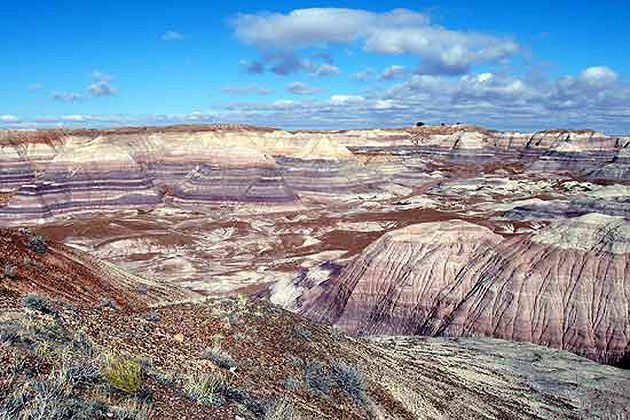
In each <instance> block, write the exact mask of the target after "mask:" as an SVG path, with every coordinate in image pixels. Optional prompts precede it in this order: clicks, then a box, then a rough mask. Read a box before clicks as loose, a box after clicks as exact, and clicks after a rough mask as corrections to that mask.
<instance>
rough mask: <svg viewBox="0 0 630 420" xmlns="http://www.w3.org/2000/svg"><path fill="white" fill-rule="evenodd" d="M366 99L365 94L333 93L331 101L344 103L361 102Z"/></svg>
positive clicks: (338, 103) (336, 103) (339, 103)
mask: <svg viewBox="0 0 630 420" xmlns="http://www.w3.org/2000/svg"><path fill="white" fill-rule="evenodd" d="M363 100H365V98H364V97H363V96H359V95H332V96H331V97H330V103H331V104H335V105H343V104H347V103H352V102H361V101H363Z"/></svg>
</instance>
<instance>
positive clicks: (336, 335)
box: [328, 325, 343, 342]
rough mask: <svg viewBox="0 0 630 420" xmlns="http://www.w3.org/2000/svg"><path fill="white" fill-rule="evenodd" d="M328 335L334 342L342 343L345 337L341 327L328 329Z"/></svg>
mask: <svg viewBox="0 0 630 420" xmlns="http://www.w3.org/2000/svg"><path fill="white" fill-rule="evenodd" d="M328 333H329V334H328V335H329V337H330V339H331V340H332V341H335V342H336V341H340V340H341V338H342V337H343V333H342V332H341V330H340V329H339V327H337V326H335V325H332V326H331V327H330V328H329V329H328Z"/></svg>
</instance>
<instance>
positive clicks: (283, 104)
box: [273, 99, 296, 108]
mask: <svg viewBox="0 0 630 420" xmlns="http://www.w3.org/2000/svg"><path fill="white" fill-rule="evenodd" d="M295 104H296V102H295V101H293V100H291V99H280V100H277V101H275V102H274V103H273V106H274V108H291V107H292V106H293V105H295Z"/></svg>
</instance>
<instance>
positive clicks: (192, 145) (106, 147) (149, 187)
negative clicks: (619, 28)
mask: <svg viewBox="0 0 630 420" xmlns="http://www.w3.org/2000/svg"><path fill="white" fill-rule="evenodd" d="M629 144H630V140H629V139H627V138H612V137H607V136H604V135H601V134H598V133H595V132H591V131H585V132H569V131H559V132H541V133H536V134H520V133H512V132H495V131H489V130H483V129H479V128H477V127H469V126H450V127H428V128H421V129H400V130H357V131H345V132H288V131H282V130H272V129H256V128H252V127H244V128H243V127H231V128H213V127H204V126H198V127H167V128H152V129H119V130H104V131H96V130H79V131H70V132H61V131H35V132H6V131H5V132H1V133H0V193H2V194H3V197H5V194H8V196H9V198H8V199H6V198H3V200H0V203H4V202H7V203H8V204H6V205H3V204H0V224H19V223H24V222H33V221H45V220H47V219H49V218H51V217H55V216H59V215H64V214H72V213H76V212H85V211H90V212H93V211H101V210H116V209H137V208H144V207H155V206H157V205H160V204H161V203H163V202H165V201H169V200H173V201H175V202H179V203H184V204H185V203H195V204H200V203H201V204H203V203H216V202H244V203H268V204H271V205H279V206H284V205H286V204H292V205H302V199H303V198H304V199H306V201H308V202H310V201H311V199H313V198H314V199H315V200H321V199H322V196H325V197H324V199H325V200H330V199H331V194H332V198H334V196H335V195H348V194H353V195H357V194H364V193H367V194H370V193H373V192H374V191H378V190H379V188H381V187H382V186H383V185H384V184H386V183H388V182H390V183H396V184H398V185H405V186H407V187H414V186H416V185H418V184H419V183H422V182H424V181H426V173H427V172H429V171H430V170H431V169H432V168H434V167H435V165H439V164H440V162H446V163H447V165H455V164H457V165H460V164H461V165H470V164H484V165H502V166H505V165H510V164H515V165H519V167H520V168H524V169H523V170H524V171H525V172H528V171H529V172H531V173H535V174H537V175H538V176H539V175H540V174H545V173H552V174H554V173H555V174H568V175H570V176H578V177H583V178H592V179H598V180H622V181H624V180H628V179H630V169H629V168H630V158H629V157H628V150H630V146H629ZM294 208H295V207H294Z"/></svg>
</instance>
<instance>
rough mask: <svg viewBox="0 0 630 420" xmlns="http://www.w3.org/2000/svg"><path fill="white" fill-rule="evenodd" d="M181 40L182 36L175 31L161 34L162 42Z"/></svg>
mask: <svg viewBox="0 0 630 420" xmlns="http://www.w3.org/2000/svg"><path fill="white" fill-rule="evenodd" d="M183 39H184V35H183V34H181V33H179V32H175V31H166V32H164V33H163V34H162V40H163V41H181V40H183Z"/></svg>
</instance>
